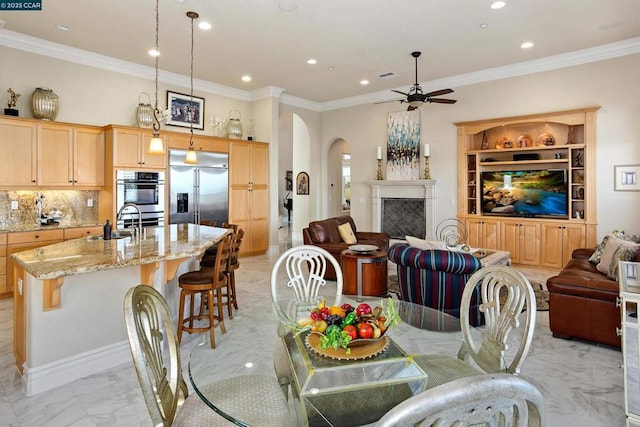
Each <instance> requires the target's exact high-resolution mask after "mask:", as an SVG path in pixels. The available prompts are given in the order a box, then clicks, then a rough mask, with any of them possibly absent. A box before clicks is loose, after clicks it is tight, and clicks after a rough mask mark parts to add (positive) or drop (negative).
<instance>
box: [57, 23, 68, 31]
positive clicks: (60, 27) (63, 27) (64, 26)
mask: <svg viewBox="0 0 640 427" xmlns="http://www.w3.org/2000/svg"><path fill="white" fill-rule="evenodd" d="M56 27H57V28H58V29H59V30H62V31H70V30H71V27H70V26H68V25H67V24H58V25H56Z"/></svg>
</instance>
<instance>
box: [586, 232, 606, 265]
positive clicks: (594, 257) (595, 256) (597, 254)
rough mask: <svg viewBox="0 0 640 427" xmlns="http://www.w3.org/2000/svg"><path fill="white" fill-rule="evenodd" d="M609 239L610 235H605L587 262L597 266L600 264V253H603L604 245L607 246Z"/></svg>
mask: <svg viewBox="0 0 640 427" xmlns="http://www.w3.org/2000/svg"><path fill="white" fill-rule="evenodd" d="M609 237H611V234H607V235H606V236H604V239H602V242H600V244H599V245H598V246H596V251H595V252H594V253H593V254H592V255H591V257H590V258H589V262H590V263H591V264H598V263H599V262H600V259H601V258H602V251H604V245H606V244H607V240H609Z"/></svg>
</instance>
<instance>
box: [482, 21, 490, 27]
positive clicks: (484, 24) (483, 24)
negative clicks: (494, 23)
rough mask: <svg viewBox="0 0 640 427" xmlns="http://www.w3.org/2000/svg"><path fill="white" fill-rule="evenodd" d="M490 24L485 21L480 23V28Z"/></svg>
mask: <svg viewBox="0 0 640 427" xmlns="http://www.w3.org/2000/svg"><path fill="white" fill-rule="evenodd" d="M488 26H489V24H487V23H485V22H483V23H482V24H480V28H487V27H488Z"/></svg>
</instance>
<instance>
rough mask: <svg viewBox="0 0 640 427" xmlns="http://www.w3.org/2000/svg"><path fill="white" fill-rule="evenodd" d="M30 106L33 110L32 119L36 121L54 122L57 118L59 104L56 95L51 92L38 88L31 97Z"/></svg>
mask: <svg viewBox="0 0 640 427" xmlns="http://www.w3.org/2000/svg"><path fill="white" fill-rule="evenodd" d="M31 106H32V108H33V117H35V118H36V119H43V120H55V119H56V117H57V116H58V109H59V108H60V103H59V101H58V95H56V94H55V93H54V92H53V90H51V89H47V88H42V87H38V88H36V90H34V91H33V95H32V96H31Z"/></svg>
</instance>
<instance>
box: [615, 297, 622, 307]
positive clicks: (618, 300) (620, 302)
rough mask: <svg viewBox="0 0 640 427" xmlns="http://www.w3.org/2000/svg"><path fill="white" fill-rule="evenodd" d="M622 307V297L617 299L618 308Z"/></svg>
mask: <svg viewBox="0 0 640 427" xmlns="http://www.w3.org/2000/svg"><path fill="white" fill-rule="evenodd" d="M621 305H622V301H621V300H620V297H616V307H620V306H621Z"/></svg>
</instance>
